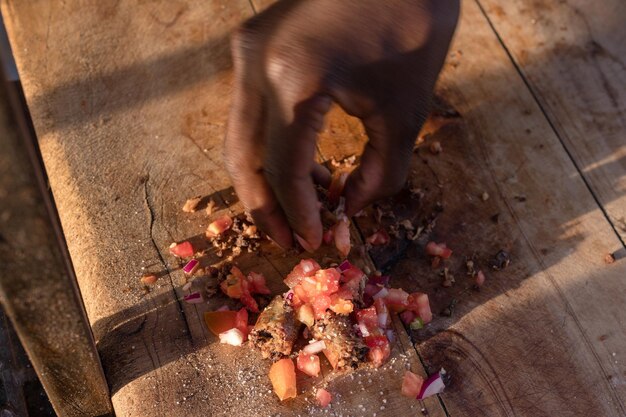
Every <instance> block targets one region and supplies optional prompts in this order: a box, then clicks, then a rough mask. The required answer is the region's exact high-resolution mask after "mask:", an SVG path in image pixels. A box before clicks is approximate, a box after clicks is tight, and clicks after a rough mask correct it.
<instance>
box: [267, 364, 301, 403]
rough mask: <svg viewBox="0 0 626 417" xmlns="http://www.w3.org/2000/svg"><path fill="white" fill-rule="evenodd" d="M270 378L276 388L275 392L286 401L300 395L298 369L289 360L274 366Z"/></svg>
mask: <svg viewBox="0 0 626 417" xmlns="http://www.w3.org/2000/svg"><path fill="white" fill-rule="evenodd" d="M269 378H270V381H271V382H272V387H274V392H275V393H276V395H277V396H278V398H280V400H281V401H284V400H286V399H288V398H295V397H296V395H298V391H297V389H296V368H295V366H294V365H293V361H292V360H291V359H289V358H284V359H280V360H279V361H277V362H274V364H272V367H271V368H270V372H269Z"/></svg>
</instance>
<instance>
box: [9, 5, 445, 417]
mask: <svg viewBox="0 0 626 417" xmlns="http://www.w3.org/2000/svg"><path fill="white" fill-rule="evenodd" d="M2 13H3V16H4V18H5V20H6V21H7V27H8V30H9V32H10V37H11V42H12V44H13V45H14V50H15V56H16V61H17V65H18V68H19V71H20V74H21V76H22V81H23V85H24V90H25V94H26V97H27V100H28V103H29V106H30V110H31V113H32V116H33V120H34V123H35V127H36V130H37V134H38V138H39V144H40V147H41V152H42V155H43V158H44V162H45V165H46V168H47V171H48V175H49V178H50V185H51V188H52V190H53V193H54V196H55V199H56V201H57V205H58V210H59V213H60V217H61V221H62V223H63V228H64V232H65V235H66V237H67V241H68V246H69V250H70V253H71V255H72V259H73V261H74V266H75V270H76V275H77V277H78V282H79V285H80V288H81V291H82V294H83V297H84V301H85V306H86V309H87V312H88V316H89V320H90V323H91V325H92V327H93V330H94V334H95V337H96V341H97V345H98V351H99V353H100V356H101V358H102V362H103V366H104V369H105V373H106V376H107V380H108V383H109V385H110V388H111V392H112V402H113V405H114V408H115V412H116V414H118V415H124V416H132V415H201V414H206V415H229V416H232V415H237V416H252V415H277V414H282V415H293V414H294V413H296V414H297V413H300V414H307V415H309V414H313V415H315V414H323V415H341V414H344V415H345V414H358V413H359V412H360V410H362V409H361V408H360V407H359V405H360V406H367V407H368V409H370V408H371V407H370V405H372V404H375V405H376V407H377V408H378V409H379V415H384V413H385V409H386V410H387V411H386V412H387V413H395V414H402V415H406V414H407V413H409V412H413V411H412V408H415V409H416V410H419V403H417V402H415V401H412V400H410V399H407V398H404V397H402V396H401V395H400V383H401V377H402V371H403V370H404V369H405V367H406V366H410V367H411V368H412V369H414V371H416V372H417V371H419V363H418V360H417V357H416V354H415V351H414V349H412V347H411V344H410V342H409V341H408V338H407V337H406V335H404V338H402V337H401V338H399V341H398V344H397V345H396V346H395V347H394V360H393V361H392V362H390V363H389V364H388V365H387V366H386V367H385V368H384V369H383V370H381V371H378V372H376V373H371V372H370V371H369V370H367V369H364V370H361V371H359V372H358V373H355V374H353V375H352V377H354V378H356V379H355V381H354V382H352V377H351V376H347V375H341V374H328V373H327V374H326V378H325V379H320V380H310V381H308V384H303V385H302V387H301V388H302V389H303V391H305V392H304V395H301V396H299V397H298V398H297V399H295V400H293V401H289V402H287V403H284V404H280V403H279V402H278V401H277V399H276V397H275V396H274V394H273V393H272V392H271V389H270V388H271V387H270V384H269V381H268V379H267V377H266V375H267V371H268V368H269V362H267V361H263V360H261V358H260V355H258V354H256V353H253V352H251V351H250V350H248V349H238V348H233V347H229V346H224V345H221V344H219V343H217V340H216V338H215V337H214V336H212V335H210V334H209V333H208V331H207V330H206V328H205V326H204V324H203V321H202V312H203V311H205V310H208V309H215V308H218V307H220V306H221V305H222V304H223V303H225V302H227V300H225V299H224V298H222V297H216V298H214V299H211V300H210V302H209V303H208V304H207V305H188V304H185V303H184V302H183V301H182V296H183V294H184V293H185V291H184V290H183V289H182V285H183V284H184V282H185V280H184V277H183V274H182V271H180V268H181V266H182V264H181V263H180V262H179V261H178V260H176V259H175V258H173V257H172V256H171V255H169V254H168V252H167V247H168V246H169V244H170V243H171V242H173V241H180V240H184V239H191V240H193V241H194V242H195V243H199V242H201V241H202V239H201V236H203V233H204V229H205V228H206V225H207V224H208V222H209V219H208V218H207V217H206V215H205V214H204V212H203V211H199V212H197V213H194V214H184V213H182V211H181V208H182V206H183V203H184V202H185V200H186V199H187V198H189V197H193V196H196V195H202V196H206V197H209V196H210V197H211V198H213V199H214V200H215V201H216V202H217V203H218V210H217V212H216V213H215V214H214V216H217V215H219V214H221V213H223V212H230V213H239V212H241V207H240V205H239V204H238V202H237V199H236V196H235V195H234V194H233V192H232V188H231V187H230V184H229V181H228V178H227V175H226V173H225V170H224V167H223V164H222V161H221V158H220V157H219V155H220V154H221V142H222V138H223V134H224V126H225V123H226V115H227V110H228V107H229V100H230V89H231V74H230V57H229V53H228V42H227V40H228V34H229V32H230V31H231V30H232V28H233V27H234V26H235V25H236V24H238V23H239V22H241V21H242V20H243V19H245V18H246V17H248V16H250V15H251V13H252V9H251V7H250V4H249V3H248V2H247V1H244V0H240V1H232V2H227V3H226V2H220V1H210V2H206V1H205V2H199V1H198V2H160V3H150V4H135V3H134V2H124V1H122V2H100V1H98V2H93V3H92V4H87V3H84V2H68V3H65V4H64V5H62V4H47V5H41V4H39V3H38V2H4V3H2ZM131 27H132V30H130V29H129V28H131ZM316 256H317V257H318V259H319V260H321V259H322V258H323V257H325V256H326V257H331V259H333V258H332V257H333V256H334V257H335V258H334V260H338V258H336V254H334V252H331V251H328V250H327V251H326V252H323V251H322V252H321V253H319V254H316ZM298 257H299V255H298V254H287V255H286V256H285V255H284V254H282V252H281V251H279V250H277V249H276V248H275V247H272V246H270V245H269V244H266V245H264V246H263V249H262V254H261V255H256V254H252V255H247V256H242V257H240V258H238V259H237V260H236V262H237V264H238V265H239V266H240V267H241V268H242V269H243V270H244V271H248V270H250V269H252V268H253V269H254V270H256V271H258V272H262V273H264V274H265V276H266V277H267V278H268V280H269V286H270V288H271V289H273V290H274V291H279V290H282V289H283V288H284V287H283V285H282V283H281V281H282V277H283V276H284V275H285V274H286V273H287V272H288V271H289V270H290V269H291V268H292V267H293V265H295V263H296V262H297V259H298ZM219 260H220V259H219V257H218V256H217V255H216V253H215V252H213V251H210V250H209V251H207V252H206V254H205V255H204V256H203V258H202V262H203V263H204V264H212V263H215V262H218V261H219ZM361 261H362V260H361ZM148 272H149V273H154V274H156V275H158V276H159V280H158V281H157V284H156V285H155V286H154V287H152V288H150V290H149V291H148V292H145V291H144V289H143V288H142V286H141V285H140V282H139V277H140V276H141V275H142V274H144V273H148ZM204 283H205V280H203V279H198V280H196V281H194V284H193V285H194V287H192V288H193V289H194V290H197V289H201V287H202V286H203V284H204ZM346 378H349V379H350V380H349V382H348V380H347V379H346ZM359 381H361V384H359V383H358V382H359ZM322 383H324V384H326V383H327V384H328V385H329V386H330V390H331V391H332V392H334V393H336V394H337V399H336V401H335V402H334V404H333V407H332V408H331V409H330V410H329V411H328V412H324V411H323V410H320V409H319V408H318V407H316V406H314V405H313V402H312V391H311V389H312V388H313V387H314V386H319V385H320V384H322ZM363 387H366V389H364V388H363ZM374 388H375V391H374ZM373 392H376V395H373ZM379 392H383V394H379ZM383 399H385V401H386V402H384V403H383V402H382V400H383ZM381 407H382V408H381ZM426 407H427V408H428V410H429V412H430V413H431V415H435V416H443V412H442V410H441V408H440V405H439V403H438V401H437V400H436V399H432V400H430V401H428V402H427V403H426Z"/></svg>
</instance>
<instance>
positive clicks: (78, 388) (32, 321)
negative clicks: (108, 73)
mask: <svg viewBox="0 0 626 417" xmlns="http://www.w3.org/2000/svg"><path fill="white" fill-rule="evenodd" d="M0 51H1V54H0V55H1V58H2V61H3V62H2V63H3V71H2V72H3V84H4V85H3V88H2V89H3V90H4V94H3V96H5V98H6V99H8V100H7V101H8V103H7V104H5V105H4V106H2V107H4V111H7V112H9V108H10V109H11V110H12V111H10V112H9V113H12V114H11V115H8V116H7V118H8V119H12V120H13V122H14V124H15V128H16V131H17V132H16V134H15V135H13V136H15V138H19V140H16V139H15V138H14V139H13V140H12V141H11V140H10V139H9V140H8V141H9V143H10V146H12V147H15V149H14V153H15V154H16V155H18V156H19V157H18V158H17V159H18V161H15V163H14V164H13V163H12V164H10V165H13V167H11V168H12V169H13V170H17V169H19V170H23V172H26V171H30V172H27V176H28V178H29V179H30V184H28V185H29V186H30V187H31V188H32V189H33V190H34V191H35V193H36V194H38V195H37V198H36V199H35V201H36V202H37V204H36V205H43V206H44V207H45V209H43V210H42V209H41V208H40V207H30V210H28V207H25V208H24V210H23V211H20V213H18V214H17V215H16V218H17V219H18V221H20V222H22V225H21V227H23V230H25V232H26V233H29V232H30V233H33V234H36V235H38V236H37V237H38V238H40V239H39V242H41V241H42V240H41V239H43V240H44V241H45V242H46V244H47V248H45V250H46V251H47V252H46V253H47V254H49V255H47V259H46V261H47V262H45V263H46V265H41V267H39V266H38V265H37V264H36V263H35V264H34V265H33V264H32V260H31V259H29V256H28V254H29V252H30V251H32V248H29V247H15V245H16V243H15V242H11V241H9V242H5V243H6V244H5V246H8V248H10V249H6V248H5V250H2V251H0V258H1V259H0V260H1V261H2V262H1V263H2V264H3V266H2V270H3V271H2V279H0V301H2V304H3V307H4V309H5V311H6V314H7V316H8V317H9V318H10V319H11V322H12V323H13V326H14V327H15V330H16V333H17V334H18V336H19V338H20V341H21V342H22V345H23V346H24V349H25V351H26V352H27V353H28V356H29V358H30V360H31V362H32V364H33V367H34V368H35V371H36V372H37V375H38V376H39V379H40V380H41V383H42V384H43V386H44V388H45V390H46V393H47V394H48V397H49V399H50V402H51V403H52V405H53V407H54V409H55V411H56V413H57V414H59V415H60V416H105V415H113V408H112V404H111V401H110V396H109V389H108V386H107V382H106V379H105V377H104V372H103V371H102V366H101V364H100V359H99V357H98V353H97V350H96V346H95V342H94V338H93V334H92V332H91V328H90V326H89V323H88V320H87V316H86V313H85V309H84V306H83V302H82V298H81V296H80V292H79V289H78V286H77V283H76V279H75V276H74V272H73V268H72V264H71V260H70V257H69V253H68V251H67V246H66V245H65V240H64V237H63V232H62V228H61V225H60V221H59V219H58V216H57V213H56V209H55V205H54V200H53V198H52V195H51V193H50V191H49V190H48V188H47V178H46V175H45V170H44V168H43V163H42V161H41V156H40V155H39V149H38V146H37V141H36V137H35V134H34V128H33V125H32V122H31V120H30V116H29V113H28V108H27V107H26V104H25V100H24V96H23V93H22V88H21V85H20V83H19V80H17V81H16V80H15V77H14V76H12V74H11V71H10V68H12V67H13V65H12V62H10V61H9V62H7V60H11V61H12V54H11V51H10V46H9V43H8V39H7V35H6V32H5V29H4V24H3V22H0ZM7 69H8V70H7ZM11 142H13V143H11ZM24 160H28V161H29V162H30V164H28V163H20V161H24ZM7 180H8V181H10V179H7ZM25 204H28V202H26V203H25ZM30 204H31V205H32V202H31V203H30ZM15 207H16V206H13V208H14V210H15ZM16 211H17V210H16ZM35 225H36V226H35ZM6 237H7V238H9V239H10V236H6ZM17 245H18V246H19V245H20V243H19V242H18V243H17ZM13 255H14V256H13ZM35 294H45V295H47V296H46V297H36V296H35Z"/></svg>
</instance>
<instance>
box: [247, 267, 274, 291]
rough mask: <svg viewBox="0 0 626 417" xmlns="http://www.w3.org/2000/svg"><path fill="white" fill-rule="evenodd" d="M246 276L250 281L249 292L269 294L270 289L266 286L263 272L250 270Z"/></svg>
mask: <svg viewBox="0 0 626 417" xmlns="http://www.w3.org/2000/svg"><path fill="white" fill-rule="evenodd" d="M247 278H248V282H249V283H250V292H252V293H254V294H271V291H270V289H269V288H267V284H266V281H265V277H264V276H263V274H259V273H258V272H253V271H251V272H250V273H249V274H248V277H247Z"/></svg>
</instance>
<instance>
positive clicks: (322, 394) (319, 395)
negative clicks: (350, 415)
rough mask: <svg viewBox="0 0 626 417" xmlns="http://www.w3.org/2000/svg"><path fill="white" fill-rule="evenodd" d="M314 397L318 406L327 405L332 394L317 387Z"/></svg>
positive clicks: (331, 398)
mask: <svg viewBox="0 0 626 417" xmlns="http://www.w3.org/2000/svg"><path fill="white" fill-rule="evenodd" d="M315 399H316V400H317V402H318V404H319V405H320V407H322V408H324V407H327V406H328V404H330V402H331V401H332V400H333V396H332V395H331V394H330V392H328V391H326V390H325V389H324V388H318V389H317V392H316V393H315Z"/></svg>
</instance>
